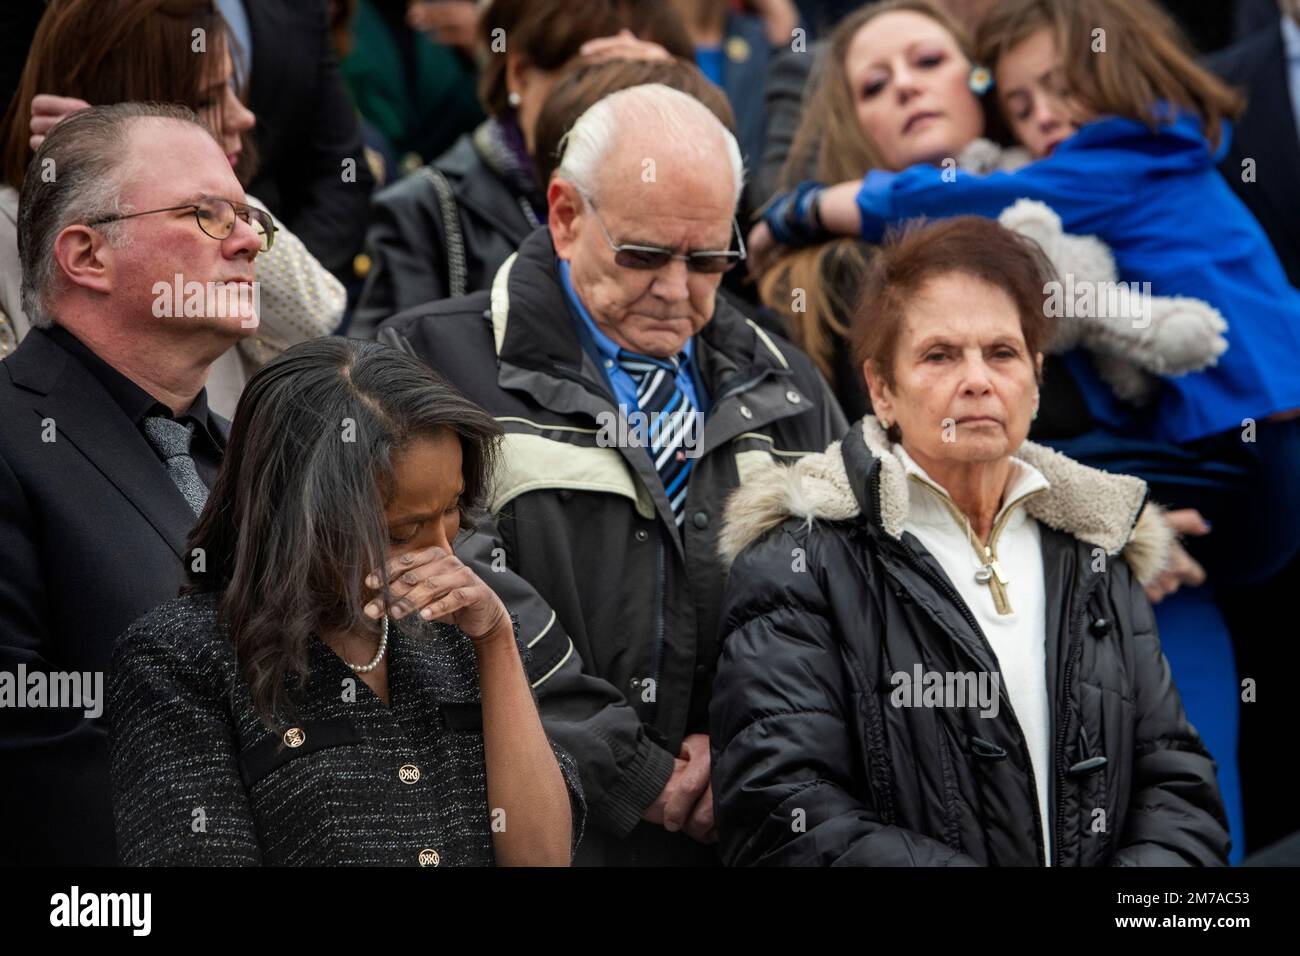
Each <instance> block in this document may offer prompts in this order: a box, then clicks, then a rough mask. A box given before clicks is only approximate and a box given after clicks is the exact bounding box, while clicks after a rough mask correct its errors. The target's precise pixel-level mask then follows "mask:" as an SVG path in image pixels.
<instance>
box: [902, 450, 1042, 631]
mask: <svg viewBox="0 0 1300 956" xmlns="http://www.w3.org/2000/svg"><path fill="white" fill-rule="evenodd" d="M908 477H909V478H910V479H912V480H913V481H915V482H916V483H917V484H918V485H920V486H921V487H923V488H926V489H928V490H929V491H930V492H931V493H932V494H933V495H934V496H935V497H936V498H938V499H939V500H940V501H942V502H943V503H944V506H945V507H946V508H947V509H948V513H949V514H951V515H952V517H953V520H954V521H956V522H957V523H958V524H960V525H961V526H962V527H964V528H965V529H966V539H967V540H968V541H970V546H971V548H972V549H973V550H974V552H975V557H976V559H977V560H978V561H980V562H981V566H980V569H979V570H978V571H976V572H975V580H976V581H979V582H981V583H984V584H987V585H988V586H989V591H990V592H991V593H992V595H993V607H994V609H995V610H996V611H997V612H998V613H999V614H1010V613H1011V597H1010V595H1009V594H1008V593H1007V585H1008V584H1010V583H1011V582H1010V580H1009V579H1008V578H1007V576H1006V572H1004V571H1003V570H1002V565H1001V564H1000V563H999V562H998V550H997V546H998V536H999V535H1001V534H1002V529H1003V528H1005V527H1006V525H1007V521H1008V519H1010V517H1011V514H1012V512H1014V511H1015V509H1016V508H1018V507H1019V506H1020V505H1022V504H1023V503H1024V502H1026V501H1028V500H1029V499H1030V498H1032V497H1034V495H1036V494H1039V493H1040V492H1043V491H1046V490H1047V489H1046V488H1035V489H1034V490H1033V491H1030V492H1027V493H1025V494H1023V495H1021V496H1020V497H1019V498H1017V499H1015V500H1014V501H1012V502H1011V503H1010V504H1009V505H1007V506H1006V507H1005V508H1003V509H1002V514H1001V515H999V516H998V520H997V521H996V522H994V524H993V530H992V531H991V532H990V533H989V543H988V544H987V545H985V546H984V551H983V552H982V553H981V552H980V549H979V545H978V544H977V543H976V541H975V533H974V532H973V531H971V527H970V519H968V518H967V517H966V516H965V515H964V514H962V513H961V512H960V511H959V510H958V509H957V506H956V505H955V504H953V502H952V499H951V498H949V497H948V496H947V495H943V494H940V493H939V491H938V490H937V489H935V488H933V487H931V486H930V484H929V483H928V482H926V481H924V480H922V479H921V478H920V477H919V476H917V475H914V474H913V475H908Z"/></svg>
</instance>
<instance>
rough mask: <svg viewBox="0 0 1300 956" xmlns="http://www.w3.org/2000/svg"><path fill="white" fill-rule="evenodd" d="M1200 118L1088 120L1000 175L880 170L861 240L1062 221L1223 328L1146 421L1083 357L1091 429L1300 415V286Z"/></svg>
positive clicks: (1197, 429) (1123, 268) (1135, 277)
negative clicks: (1222, 346) (908, 225)
mask: <svg viewBox="0 0 1300 956" xmlns="http://www.w3.org/2000/svg"><path fill="white" fill-rule="evenodd" d="M1230 135H1231V128H1230V127H1228V126H1226V124H1225V129H1224V132H1223V137H1222V142H1221V143H1220V147H1219V150H1218V151H1217V153H1212V152H1211V150H1210V148H1209V144H1208V142H1207V140H1206V138H1205V135H1204V134H1203V132H1202V130H1201V123H1200V121H1199V120H1198V119H1197V118H1195V117H1193V116H1190V115H1181V116H1179V117H1178V119H1177V120H1176V121H1175V122H1172V123H1168V124H1165V125H1162V126H1161V127H1160V129H1159V130H1158V131H1157V132H1152V130H1151V129H1150V128H1149V127H1148V126H1146V125H1144V124H1143V123H1140V122H1137V121H1135V120H1129V119H1122V118H1106V119H1101V120H1097V121H1095V122H1092V123H1089V124H1087V125H1085V126H1083V127H1081V128H1080V129H1079V131H1078V132H1077V133H1075V135H1074V136H1072V137H1070V138H1069V139H1067V140H1065V141H1064V142H1063V143H1061V144H1060V145H1059V146H1057V148H1056V150H1055V151H1054V152H1053V153H1052V155H1051V156H1048V157H1046V158H1044V159H1041V160H1038V161H1037V162H1033V163H1030V164H1029V165H1027V166H1025V167H1023V168H1021V169H1019V170H1016V171H1015V172H1010V173H1005V172H996V173H990V174H987V175H977V174H973V173H966V172H962V171H956V175H955V179H952V177H953V172H951V171H949V172H948V176H949V178H950V179H952V181H950V182H945V181H944V179H943V177H944V174H945V170H943V169H940V168H939V167H935V166H913V167H911V168H910V169H907V170H904V171H903V172H901V173H889V172H883V171H879V170H873V171H872V172H870V173H868V174H867V177H866V178H865V179H864V180H863V183H862V188H861V189H860V190H859V191H858V196H857V204H858V207H859V209H860V210H861V211H862V234H863V238H865V239H866V240H867V241H869V242H879V241H880V239H881V238H882V236H883V234H884V232H885V228H886V226H888V225H889V224H891V223H897V222H900V221H904V220H908V219H912V218H915V217H919V216H925V217H928V218H936V219H937V218H943V217H946V216H960V215H980V216H988V217H990V218H997V216H998V215H999V214H1000V213H1001V212H1002V211H1003V210H1004V209H1006V208H1007V207H1008V206H1010V205H1012V204H1013V203H1015V201H1016V200H1018V199H1021V198H1028V199H1037V200H1039V201H1041V202H1044V203H1046V204H1047V205H1049V206H1051V207H1052V209H1053V210H1055V212H1056V213H1057V215H1059V216H1060V217H1061V221H1062V223H1063V225H1064V227H1065V231H1066V232H1070V233H1075V234H1079V235H1096V236H1097V237H1099V238H1100V239H1101V240H1102V241H1104V242H1105V243H1106V244H1107V245H1109V246H1110V249H1111V252H1112V253H1113V254H1114V256H1115V262H1116V265H1117V267H1118V269H1119V273H1120V274H1119V280H1120V281H1122V282H1150V283H1151V293H1152V294H1153V295H1170V296H1172V295H1182V296H1192V297H1195V298H1198V299H1202V300H1204V301H1206V302H1208V303H1209V304H1210V305H1212V306H1214V307H1215V308H1216V309H1218V310H1219V311H1220V312H1221V313H1223V317H1224V318H1225V319H1226V320H1227V322H1228V331H1227V333H1226V337H1227V340H1228V350H1227V351H1226V352H1224V353H1223V355H1221V356H1220V357H1219V361H1218V364H1217V365H1215V366H1213V367H1211V368H1207V369H1205V370H1203V371H1200V372H1193V373H1189V374H1187V375H1181V376H1177V377H1168V378H1165V379H1163V383H1164V384H1163V387H1162V389H1161V392H1160V395H1159V397H1158V399H1157V401H1156V402H1155V403H1154V405H1153V407H1152V408H1151V409H1150V410H1149V411H1148V412H1147V413H1146V414H1145V415H1143V416H1141V417H1139V416H1137V415H1135V414H1134V412H1133V410H1132V409H1130V408H1129V407H1127V406H1124V405H1122V404H1121V403H1119V401H1118V400H1117V399H1115V397H1114V396H1113V395H1112V394H1111V393H1110V390H1109V389H1107V388H1106V387H1105V385H1104V384H1102V382H1101V380H1100V379H1099V378H1098V377H1097V376H1096V374H1095V372H1093V371H1092V367H1091V364H1090V363H1089V362H1087V360H1086V357H1085V356H1083V355H1080V354H1074V355H1072V356H1070V366H1071V368H1072V370H1074V371H1075V374H1076V377H1077V378H1078V379H1079V384H1080V386H1081V388H1082V390H1083V392H1084V394H1085V396H1086V397H1087V400H1088V403H1089V406H1090V408H1091V410H1092V412H1093V415H1094V416H1095V417H1096V418H1097V420H1098V421H1099V422H1101V423H1103V424H1105V425H1108V426H1110V427H1111V428H1114V429H1116V430H1119V431H1124V432H1128V433H1130V434H1135V435H1137V434H1141V435H1144V436H1146V437H1151V438H1155V439H1158V440H1161V441H1172V442H1176V443H1179V444H1182V443H1184V442H1189V441H1193V440H1195V439H1197V438H1202V437H1205V436H1207V435H1213V434H1217V433H1220V432H1225V431H1228V430H1229V429H1234V428H1241V427H1242V425H1243V420H1244V419H1247V418H1250V419H1261V418H1263V417H1265V416H1267V415H1270V414H1272V413H1274V412H1279V411H1285V410H1287V409H1292V408H1300V291H1297V290H1296V289H1295V288H1294V287H1292V286H1291V285H1290V284H1289V283H1288V282H1287V278H1286V274H1285V273H1284V272H1283V269H1282V265H1281V263H1280V262H1279V261H1278V258H1277V255H1276V253H1275V252H1274V251H1273V247H1272V245H1271V244H1270V243H1269V241H1268V237H1267V236H1266V235H1265V234H1264V231H1263V229H1261V228H1260V226H1259V223H1258V222H1256V221H1255V218H1254V217H1253V216H1252V215H1251V214H1250V212H1249V211H1248V210H1247V209H1246V206H1245V205H1244V204H1243V203H1242V202H1241V200H1240V199H1238V198H1237V196H1236V195H1234V194H1233V192H1232V190H1231V189H1230V188H1229V186H1228V184H1227V182H1225V181H1224V179H1223V178H1222V177H1221V176H1220V175H1219V172H1218V171H1217V170H1216V168H1215V164H1216V162H1217V161H1218V159H1219V158H1220V156H1221V155H1222V153H1223V152H1224V151H1226V149H1227V146H1228V141H1229V137H1230Z"/></svg>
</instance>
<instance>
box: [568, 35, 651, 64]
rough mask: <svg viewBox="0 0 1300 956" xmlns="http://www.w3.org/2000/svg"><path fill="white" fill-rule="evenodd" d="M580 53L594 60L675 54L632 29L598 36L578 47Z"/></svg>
mask: <svg viewBox="0 0 1300 956" xmlns="http://www.w3.org/2000/svg"><path fill="white" fill-rule="evenodd" d="M578 55H579V56H581V57H583V58H585V59H588V60H591V61H593V62H597V63H598V62H601V61H603V60H671V59H672V58H673V55H672V54H671V53H669V52H668V51H667V50H665V49H664V48H663V47H661V46H660V45H659V44H658V43H651V42H650V41H649V40H640V39H638V38H637V36H636V34H634V33H633V32H632V31H631V30H620V31H619V32H618V33H616V34H615V35H614V36H612V37H597V38H596V39H594V40H588V41H587V42H586V43H584V44H583V45H582V46H581V47H579V48H578Z"/></svg>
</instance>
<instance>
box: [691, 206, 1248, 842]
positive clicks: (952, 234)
mask: <svg viewBox="0 0 1300 956" xmlns="http://www.w3.org/2000/svg"><path fill="white" fill-rule="evenodd" d="M1049 278H1050V273H1049V272H1048V269H1047V266H1046V263H1045V261H1044V260H1043V258H1042V256H1041V254H1040V253H1039V252H1038V251H1037V250H1036V249H1035V248H1034V247H1032V246H1030V245H1029V244H1027V243H1026V241H1025V240H1023V239H1021V238H1019V237H1018V236H1016V235H1015V234H1014V233H1011V232H1009V231H1007V230H1005V229H1003V228H1002V227H1000V226H998V225H997V224H995V223H993V222H991V221H988V220H983V219H975V218H957V219H951V220H947V221H945V222H943V223H941V224H938V225H933V226H928V227H923V228H916V229H914V230H912V231H910V232H907V233H906V234H904V235H903V236H902V237H901V238H898V239H897V240H895V241H893V242H891V243H887V244H886V245H885V246H883V247H882V249H881V251H880V253H879V255H878V256H876V257H875V259H874V261H873V263H872V265H871V268H870V271H869V273H868V279H867V287H866V290H865V295H864V299H863V305H862V308H861V311H860V313H859V314H858V315H857V316H856V317H855V321H854V325H853V334H854V336H855V339H856V341H855V348H856V351H857V355H858V357H859V359H860V360H861V362H862V364H863V366H864V372H865V375H866V379H867V382H868V386H869V388H870V391H871V398H872V403H873V407H874V408H875V412H876V416H877V417H867V418H865V419H863V420H862V421H861V422H860V423H859V424H858V425H856V426H854V428H853V429H851V430H850V432H849V433H848V434H847V435H846V436H845V438H844V439H843V441H842V442H840V443H837V444H835V445H832V446H831V447H830V448H829V449H828V450H827V451H826V452H825V453H824V454H822V455H820V456H814V457H811V458H805V459H803V460H801V461H800V462H798V463H797V464H795V465H794V466H791V467H778V466H772V467H771V468H770V469H768V470H766V471H765V472H763V473H762V474H761V476H759V477H755V478H753V479H751V480H750V481H748V482H747V483H746V484H745V486H744V487H743V488H742V489H740V490H739V491H738V492H736V493H735V495H734V497H733V498H732V500H731V501H730V502H729V504H728V509H727V515H726V522H725V527H724V530H723V536H722V539H721V541H720V547H721V548H722V549H723V553H724V557H726V558H727V559H728V560H730V561H732V562H733V565H732V568H731V574H730V577H729V585H728V595H727V600H726V606H725V609H724V623H723V632H724V634H726V635H727V636H726V637H725V639H724V640H725V643H724V647H723V653H722V659H721V662H720V663H719V666H718V672H717V679H716V682H715V685H714V692H713V702H712V706H711V709H710V729H711V744H712V754H713V792H714V801H715V807H716V812H717V825H718V833H719V838H720V841H721V848H722V853H723V855H724V858H725V860H726V861H727V862H729V863H733V864H751V863H765V864H771V863H784V864H822V865H827V864H870V865H917V864H920V865H954V864H957V865H959V864H967V865H969V864H988V865H1029V866H1039V865H1053V866H1092V865H1106V864H1121V865H1175V864H1192V865H1207V864H1219V863H1223V862H1225V860H1226V855H1227V852H1228V834H1227V831H1226V823H1225V820H1224V812H1223V806H1222V802H1221V799H1220V796H1219V791H1218V788H1217V785H1216V783H1215V775H1214V763H1213V761H1212V760H1211V758H1210V755H1209V754H1208V753H1207V752H1206V750H1205V748H1204V746H1203V745H1202V743H1201V740H1200V738H1199V737H1198V736H1197V734H1196V731H1195V730H1194V729H1193V728H1192V727H1191V725H1190V724H1189V723H1188V722H1187V719H1186V717H1185V716H1184V713H1183V708H1182V704H1181V702H1180V700H1179V696H1178V692H1177V690H1176V689H1175V688H1174V686H1173V683H1172V681H1171V679H1170V674H1169V667H1168V665H1167V663H1166V661H1165V659H1164V657H1163V655H1162V653H1161V650H1160V642H1159V640H1158V638H1157V636H1156V630H1155V624H1154V621H1153V618H1152V613H1151V607H1150V604H1149V603H1148V601H1147V598H1146V596H1145V594H1144V593H1143V590H1142V582H1143V581H1144V580H1145V579H1147V578H1148V577H1149V576H1151V575H1152V574H1154V573H1156V571H1157V570H1158V569H1159V568H1160V566H1161V563H1162V560H1163V553H1164V550H1165V548H1166V547H1167V545H1168V532H1167V530H1166V527H1165V525H1164V523H1163V522H1162V521H1160V520H1158V518H1157V516H1156V514H1155V509H1154V506H1152V505H1149V504H1147V503H1146V487H1145V485H1144V484H1143V482H1141V481H1140V480H1138V479H1136V478H1130V477H1126V476H1121V475H1113V474H1108V473H1104V472H1101V471H1096V470H1093V469H1091V468H1087V467H1085V466H1083V465H1080V464H1078V463H1076V462H1073V461H1071V460H1070V459H1068V458H1065V457H1064V456H1062V455H1060V454H1057V453H1055V452H1052V451H1049V450H1047V449H1044V448H1041V447H1038V446H1036V445H1034V444H1033V443H1031V442H1026V441H1025V436H1026V434H1027V433H1028V430H1029V423H1030V420H1031V419H1032V418H1033V416H1034V415H1035V414H1036V411H1037V407H1038V394H1039V382H1038V379H1039V371H1040V366H1041V361H1042V355H1041V352H1040V349H1041V346H1042V343H1043V341H1044V338H1045V336H1046V335H1047V332H1048V330H1047V328H1046V322H1047V320H1046V319H1045V318H1044V315H1043V309H1042V296H1043V288H1044V284H1045V282H1046V281H1048V279H1049Z"/></svg>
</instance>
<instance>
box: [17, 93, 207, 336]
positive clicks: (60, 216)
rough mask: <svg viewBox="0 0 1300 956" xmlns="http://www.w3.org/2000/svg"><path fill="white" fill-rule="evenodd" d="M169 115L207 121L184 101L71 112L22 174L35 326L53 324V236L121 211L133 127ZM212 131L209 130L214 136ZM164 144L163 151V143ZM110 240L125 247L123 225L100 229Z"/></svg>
mask: <svg viewBox="0 0 1300 956" xmlns="http://www.w3.org/2000/svg"><path fill="white" fill-rule="evenodd" d="M150 118H155V119H170V120H177V121H180V122H182V123H193V124H194V125H195V126H197V127H198V128H199V129H201V130H203V131H204V132H205V133H207V132H208V129H207V127H206V126H204V125H203V124H202V123H201V122H200V121H199V118H198V116H196V115H195V114H194V112H193V111H192V110H190V109H187V108H186V107H184V106H178V105H174V104H163V103H114V104H112V105H111V106H94V107H91V108H90V109H87V110H81V111H79V112H76V113H73V114H72V115H71V116H69V117H68V118H67V119H65V120H64V121H63V122H61V123H59V124H58V125H57V126H55V127H54V129H52V130H51V131H50V133H49V135H48V136H46V137H45V142H43V143H42V144H41V148H40V149H38V150H37V151H36V155H35V156H34V157H33V158H32V161H31V163H30V164H29V165H28V167H27V171H26V173H24V175H23V188H22V192H21V193H19V198H18V257H19V261H20V263H21V265H22V270H23V281H22V297H23V311H25V312H26V313H27V318H28V319H29V320H30V321H31V324H32V325H34V326H39V327H42V328H45V327H48V326H49V325H50V324H52V321H53V319H52V317H51V316H50V314H49V311H48V308H47V306H48V303H49V297H50V295H51V293H53V292H54V291H56V290H57V289H58V288H59V285H60V283H61V282H62V275H61V273H60V271H59V264H58V263H57V262H56V261H55V259H54V241H55V239H57V238H58V236H59V233H61V232H62V231H63V230H64V229H66V228H67V227H68V226H72V225H77V224H78V223H89V222H91V221H92V220H95V219H98V218H101V217H103V216H111V215H118V214H121V213H123V212H124V211H126V210H124V208H123V206H122V191H123V188H124V186H125V184H126V182H127V181H128V180H129V179H130V175H131V169H130V168H129V164H128V162H127V157H128V156H129V155H130V150H129V146H130V139H129V135H130V128H131V124H132V123H134V122H135V121H136V120H139V119H150ZM208 135H211V134H210V133H209V134H208ZM160 148H164V149H165V148H166V145H165V144H160ZM96 228H97V229H99V231H100V232H101V233H102V234H103V235H104V237H105V239H107V240H108V242H109V243H110V244H111V245H114V246H121V245H122V241H123V236H124V230H123V228H122V226H121V224H120V223H116V222H111V223H105V224H104V225H102V226H97V227H96Z"/></svg>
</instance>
